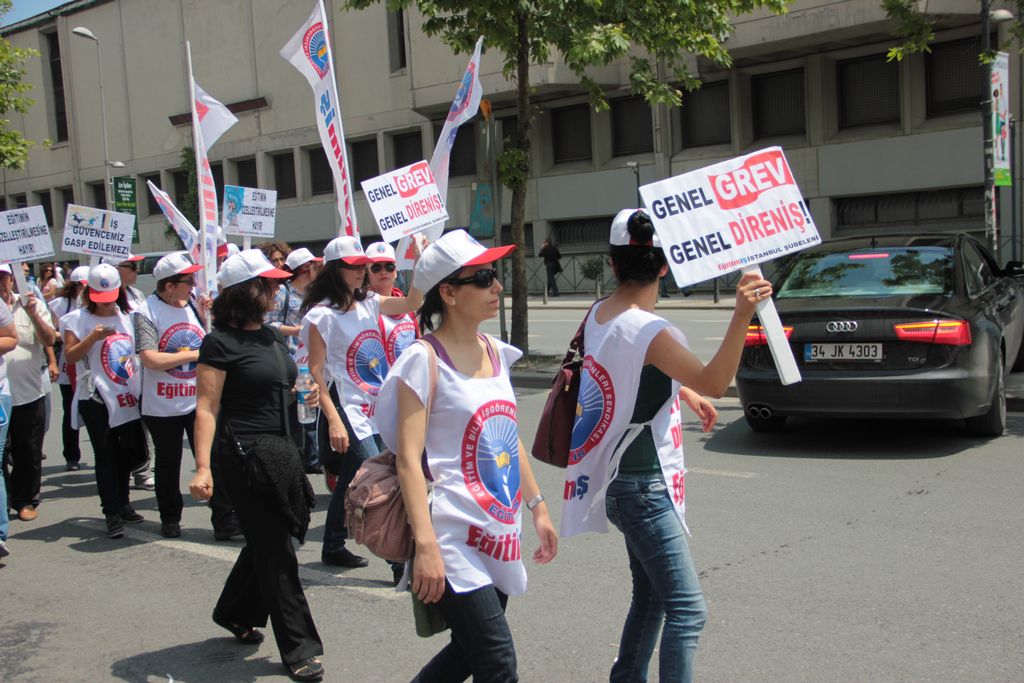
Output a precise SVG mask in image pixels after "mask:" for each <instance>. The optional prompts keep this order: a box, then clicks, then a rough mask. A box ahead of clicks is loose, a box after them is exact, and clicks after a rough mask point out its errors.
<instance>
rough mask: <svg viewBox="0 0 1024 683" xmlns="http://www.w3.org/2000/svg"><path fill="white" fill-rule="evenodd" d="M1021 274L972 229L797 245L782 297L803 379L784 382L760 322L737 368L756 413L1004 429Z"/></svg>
mask: <svg viewBox="0 0 1024 683" xmlns="http://www.w3.org/2000/svg"><path fill="white" fill-rule="evenodd" d="M1021 275H1024V269H1022V268H1021V264H1019V263H1010V264H1008V266H1007V268H1006V269H1005V270H1004V269H1001V268H999V267H998V266H997V265H996V262H995V260H994V259H993V258H992V256H991V254H990V253H989V251H988V249H986V248H985V247H984V246H983V245H982V244H981V243H980V242H979V241H978V240H976V239H975V238H974V237H971V236H970V235H967V234H935V235H879V236H874V237H860V238H853V239H842V240H835V241H832V242H828V243H826V244H823V245H821V246H819V247H816V248H813V249H809V250H807V251H804V252H801V253H799V254H795V255H794V256H792V257H790V259H789V260H788V261H787V262H786V263H784V264H782V266H781V267H780V269H779V272H778V275H777V276H776V281H775V283H774V285H775V292H776V294H775V303H776V307H777V309H778V311H779V316H780V318H781V319H782V324H783V328H784V329H785V331H786V336H787V338H788V339H789V345H790V347H791V348H792V349H793V355H794V356H795V357H796V361H797V366H798V367H799V368H800V373H801V374H802V376H803V381H802V382H799V383H797V384H792V385H789V386H782V384H781V383H780V381H779V376H778V373H777V371H776V370H775V364H774V363H773V361H772V357H771V353H770V352H769V349H768V346H767V340H766V339H765V336H764V333H763V331H762V329H761V328H760V327H759V326H758V325H757V324H756V323H757V321H756V320H755V321H753V322H754V323H755V324H753V325H751V327H750V329H749V331H748V333H747V341H746V348H745V349H744V350H743V357H742V360H741V361H740V367H739V371H738V372H737V374H736V386H737V389H738V391H739V396H740V400H741V401H742V403H743V409H744V415H745V417H746V419H747V422H748V424H749V425H750V426H751V427H752V428H753V429H755V430H757V431H771V430H776V429H779V428H781V427H782V425H783V423H784V422H785V421H786V418H787V417H790V416H809V417H882V418H946V419H949V418H954V419H963V420H965V424H966V427H967V430H968V431H969V432H971V433H973V434H978V435H985V436H997V435H999V434H1002V433H1003V430H1004V429H1005V426H1006V397H1005V390H1004V379H1005V375H1006V373H1007V372H1008V370H1009V368H1011V367H1012V368H1013V369H1014V370H1020V369H1022V367H1024V353H1022V352H1021V334H1022V330H1024V290H1022V289H1021V287H1020V285H1019V284H1018V281H1017V278H1019V277H1021Z"/></svg>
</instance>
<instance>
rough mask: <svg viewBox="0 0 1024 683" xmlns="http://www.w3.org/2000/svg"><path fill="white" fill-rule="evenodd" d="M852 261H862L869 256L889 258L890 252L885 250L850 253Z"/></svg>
mask: <svg viewBox="0 0 1024 683" xmlns="http://www.w3.org/2000/svg"><path fill="white" fill-rule="evenodd" d="M847 258H849V259H850V260H851V261H861V260H864V259H869V258H889V254H887V253H885V252H877V251H876V252H873V253H870V254H850V255H849V256H847Z"/></svg>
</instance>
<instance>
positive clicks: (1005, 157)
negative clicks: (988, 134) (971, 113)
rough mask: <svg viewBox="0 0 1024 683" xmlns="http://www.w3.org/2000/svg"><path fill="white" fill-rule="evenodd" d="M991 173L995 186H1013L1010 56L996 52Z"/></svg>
mask: <svg viewBox="0 0 1024 683" xmlns="http://www.w3.org/2000/svg"><path fill="white" fill-rule="evenodd" d="M991 86H992V87H991V92H992V172H993V175H994V178H995V184H996V185H998V186H1002V187H1009V186H1010V185H1013V174H1012V173H1011V172H1010V55H1009V54H1008V53H1006V52H997V53H995V55H994V56H993V58H992V82H991Z"/></svg>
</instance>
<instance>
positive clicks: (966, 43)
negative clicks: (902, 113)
mask: <svg viewBox="0 0 1024 683" xmlns="http://www.w3.org/2000/svg"><path fill="white" fill-rule="evenodd" d="M996 44H998V43H995V42H994V43H993V45H996ZM980 52H981V45H980V42H979V40H978V39H977V38H969V39H967V40H957V41H954V42H951V43H939V44H938V45H932V49H931V52H930V53H928V54H927V55H926V56H925V61H924V63H925V92H926V94H927V103H928V116H929V117H931V116H943V115H945V114H959V113H962V112H972V111H978V110H979V109H980V108H981V97H982V89H983V85H984V81H985V79H984V75H983V73H982V68H981V63H980V62H979V61H978V54H979V53H980Z"/></svg>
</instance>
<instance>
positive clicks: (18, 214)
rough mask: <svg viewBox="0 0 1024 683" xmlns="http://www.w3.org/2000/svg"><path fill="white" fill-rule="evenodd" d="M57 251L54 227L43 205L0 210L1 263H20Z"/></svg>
mask: <svg viewBox="0 0 1024 683" xmlns="http://www.w3.org/2000/svg"><path fill="white" fill-rule="evenodd" d="M53 255H54V251H53V240H52V239H50V227H49V226H48V225H47V224H46V213H45V212H44V211H43V207H41V206H29V207H26V208H24V209H13V210H11V211H4V212H2V213H0V263H18V262H21V261H32V260H37V259H43V258H47V257H50V256H53Z"/></svg>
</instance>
